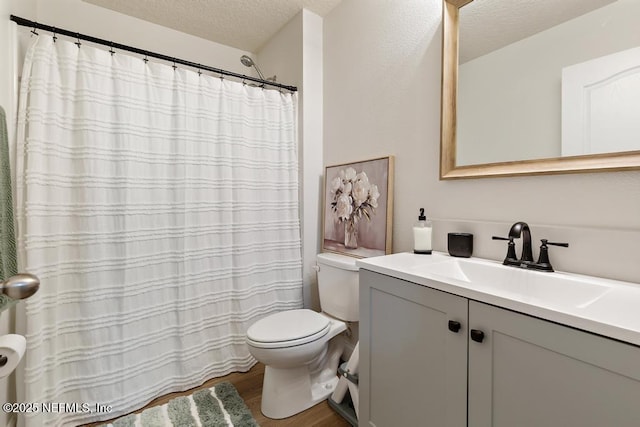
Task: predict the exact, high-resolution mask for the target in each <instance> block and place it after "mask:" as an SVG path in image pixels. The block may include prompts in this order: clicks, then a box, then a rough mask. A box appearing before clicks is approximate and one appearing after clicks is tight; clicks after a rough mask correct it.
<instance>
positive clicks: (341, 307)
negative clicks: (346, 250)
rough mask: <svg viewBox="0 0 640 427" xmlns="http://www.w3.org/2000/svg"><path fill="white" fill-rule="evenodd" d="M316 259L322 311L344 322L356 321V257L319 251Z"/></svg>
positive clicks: (357, 310)
mask: <svg viewBox="0 0 640 427" xmlns="http://www.w3.org/2000/svg"><path fill="white" fill-rule="evenodd" d="M316 260H317V264H318V268H317V270H318V293H319V294H320V307H321V308H322V311H323V312H325V313H327V314H329V315H330V316H333V317H335V318H337V319H340V320H344V321H346V322H357V321H358V320H359V319H358V314H359V306H358V304H359V290H358V267H357V266H356V258H353V257H349V256H344V255H338V254H333V253H321V254H318V256H317V258H316Z"/></svg>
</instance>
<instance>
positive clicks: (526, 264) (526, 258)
mask: <svg viewBox="0 0 640 427" xmlns="http://www.w3.org/2000/svg"><path fill="white" fill-rule="evenodd" d="M520 236H522V256H520V259H518V258H517V255H516V244H515V242H514V240H515V239H519V238H520ZM492 238H493V240H508V241H509V246H508V248H507V256H506V257H505V259H504V261H503V262H502V263H503V264H504V265H514V266H516V267H522V268H531V269H534V270H540V271H548V272H552V271H553V267H552V266H551V263H550V262H549V253H548V247H547V245H553V246H562V247H565V248H567V247H569V244H568V243H555V242H549V241H548V240H547V239H542V245H541V246H540V258H539V259H538V262H534V261H533V251H532V249H531V230H530V229H529V225H528V224H527V223H526V222H521V221H519V222H516V223H515V224H513V225H512V226H511V229H510V230H509V237H497V236H493V237H492Z"/></svg>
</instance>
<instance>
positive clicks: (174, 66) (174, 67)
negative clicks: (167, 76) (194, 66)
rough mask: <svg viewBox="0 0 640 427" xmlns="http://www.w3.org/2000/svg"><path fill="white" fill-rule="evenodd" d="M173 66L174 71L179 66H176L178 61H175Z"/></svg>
mask: <svg viewBox="0 0 640 427" xmlns="http://www.w3.org/2000/svg"><path fill="white" fill-rule="evenodd" d="M172 67H173V71H175V70H176V68H178V67H176V61H173V65H172Z"/></svg>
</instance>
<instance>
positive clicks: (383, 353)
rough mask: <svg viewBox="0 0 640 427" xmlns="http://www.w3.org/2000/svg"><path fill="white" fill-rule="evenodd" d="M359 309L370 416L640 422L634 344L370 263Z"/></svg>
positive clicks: (486, 426)
mask: <svg viewBox="0 0 640 427" xmlns="http://www.w3.org/2000/svg"><path fill="white" fill-rule="evenodd" d="M360 318H361V323H360V413H359V424H360V425H362V426H364V425H367V426H376V427H395V426H437V427H441V426H447V427H449V426H457V427H463V426H469V427H513V426H518V427H540V426H568V427H573V426H575V427H578V426H579V427H602V426H616V427H620V426H639V425H640V400H639V399H640V348H638V347H636V346H634V345H630V344H626V343H623V342H619V341H616V340H612V339H608V338H604V337H601V336H598V335H594V334H591V333H588V332H583V331H580V330H577V329H574V328H570V327H567V326H563V325H560V324H557V323H552V322H549V321H545V320H541V319H538V318H534V317H531V316H527V315H524V314H520V313H516V312H513V311H510V310H506V309H502V308H499V307H495V306H492V305H488V304H484V303H481V302H477V301H473V300H468V299H467V298H464V297H460V296H456V295H453V294H449V293H446V292H442V291H439V290H436V289H432V288H429V287H426V286H422V285H418V284H414V283H412V282H408V281H405V280H401V279H397V278H393V277H390V276H386V275H383V274H379V273H374V272H371V271H369V270H364V269H361V270H360ZM458 323H459V329H457V325H458ZM467 411H468V412H467Z"/></svg>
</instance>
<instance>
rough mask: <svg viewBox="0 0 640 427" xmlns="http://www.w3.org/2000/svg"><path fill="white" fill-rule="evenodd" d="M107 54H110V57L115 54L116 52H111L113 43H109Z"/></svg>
mask: <svg viewBox="0 0 640 427" xmlns="http://www.w3.org/2000/svg"><path fill="white" fill-rule="evenodd" d="M109 53H110V54H111V56H113V54H114V53H116V51H115V50H113V42H109Z"/></svg>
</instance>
